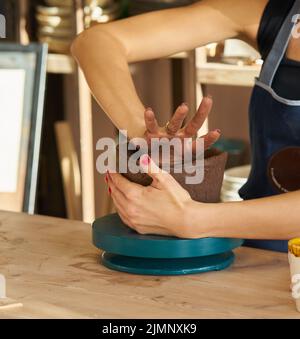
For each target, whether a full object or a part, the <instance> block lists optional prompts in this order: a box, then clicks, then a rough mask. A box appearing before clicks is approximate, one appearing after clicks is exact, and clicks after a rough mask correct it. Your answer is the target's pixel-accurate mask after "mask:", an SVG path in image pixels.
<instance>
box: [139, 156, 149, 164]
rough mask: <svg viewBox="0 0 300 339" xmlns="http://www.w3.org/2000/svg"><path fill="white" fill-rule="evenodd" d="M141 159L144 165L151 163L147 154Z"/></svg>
mask: <svg viewBox="0 0 300 339" xmlns="http://www.w3.org/2000/svg"><path fill="white" fill-rule="evenodd" d="M141 161H142V164H143V165H148V164H149V163H150V158H149V155H147V154H145V155H143V157H142V159H141Z"/></svg>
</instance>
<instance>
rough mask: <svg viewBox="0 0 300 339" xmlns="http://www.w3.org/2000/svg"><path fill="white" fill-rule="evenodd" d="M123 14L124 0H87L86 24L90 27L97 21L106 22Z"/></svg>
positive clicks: (85, 9)
mask: <svg viewBox="0 0 300 339" xmlns="http://www.w3.org/2000/svg"><path fill="white" fill-rule="evenodd" d="M121 14H122V1H119V0H85V1H84V15H85V19H84V24H85V27H86V28H87V27H90V26H91V25H93V24H95V23H105V22H110V21H113V20H116V19H118V18H120V17H121Z"/></svg>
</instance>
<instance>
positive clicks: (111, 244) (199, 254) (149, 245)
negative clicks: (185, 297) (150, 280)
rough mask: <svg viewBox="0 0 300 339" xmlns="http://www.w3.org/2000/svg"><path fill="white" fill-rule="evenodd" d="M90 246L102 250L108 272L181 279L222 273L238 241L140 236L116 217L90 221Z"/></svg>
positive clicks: (102, 257) (229, 263)
mask: <svg viewBox="0 0 300 339" xmlns="http://www.w3.org/2000/svg"><path fill="white" fill-rule="evenodd" d="M92 226H93V227H92V233H93V234H92V235H93V243H94V245H95V246H96V247H97V248H99V249H102V250H103V253H102V256H101V261H102V264H103V265H104V266H106V267H108V268H110V269H114V270H118V271H122V272H128V273H134V274H147V275H182V274H193V273H201V272H207V271H213V270H222V269H224V268H226V267H228V266H229V265H231V264H232V262H233V261H234V254H233V252H232V250H233V249H234V248H237V247H239V246H241V245H242V243H243V241H242V240H240V239H229V238H203V239H179V238H176V237H166V236H158V235H141V234H138V233H137V232H135V231H134V230H132V229H130V228H129V227H127V226H126V225H125V224H124V223H123V222H122V220H121V219H120V217H119V216H118V215H117V214H110V215H107V216H105V217H103V218H99V219H97V220H95V221H94V223H93V225H92Z"/></svg>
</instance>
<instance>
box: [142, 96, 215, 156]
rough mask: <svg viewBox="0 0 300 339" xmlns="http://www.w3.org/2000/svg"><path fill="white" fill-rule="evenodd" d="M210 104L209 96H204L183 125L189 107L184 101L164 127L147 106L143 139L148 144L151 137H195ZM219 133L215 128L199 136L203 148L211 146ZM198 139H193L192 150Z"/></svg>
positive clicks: (210, 106)
mask: <svg viewBox="0 0 300 339" xmlns="http://www.w3.org/2000/svg"><path fill="white" fill-rule="evenodd" d="M212 104H213V101H212V98H211V97H210V96H207V97H204V98H203V99H202V102H201V104H200V106H199V108H198V110H197V112H196V113H195V115H194V116H193V118H192V119H191V120H190V121H189V122H188V123H187V124H186V125H185V126H183V127H182V124H183V122H184V119H185V118H186V116H187V113H188V111H189V108H188V106H187V105H186V104H185V103H183V104H181V105H180V106H178V108H177V109H176V111H175V113H174V115H173V116H172V118H171V120H170V121H169V123H168V124H167V125H166V126H164V127H161V126H159V125H158V123H157V120H156V118H155V113H154V112H153V110H152V109H151V108H147V109H146V110H145V114H144V117H145V124H146V128H147V130H146V132H145V134H144V137H145V139H146V140H147V142H148V144H150V143H151V139H152V138H168V139H172V138H176V137H177V138H180V139H182V140H183V139H184V138H194V137H197V132H198V130H199V129H200V128H201V126H202V125H203V123H204V121H205V119H206V118H207V116H208V114H209V113H210V111H211V108H212ZM220 135H221V134H220V130H218V129H217V130H213V131H209V132H208V133H207V134H206V135H204V136H201V137H200V139H203V141H204V149H205V150H206V149H208V148H209V147H210V146H212V145H213V144H214V143H215V142H216V141H217V140H218V139H219V138H220ZM198 139H199V138H198ZM198 139H195V140H193V143H192V150H193V152H195V151H196V143H197V140H198Z"/></svg>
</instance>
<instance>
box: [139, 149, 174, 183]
mask: <svg viewBox="0 0 300 339" xmlns="http://www.w3.org/2000/svg"><path fill="white" fill-rule="evenodd" d="M140 168H141V170H142V172H143V173H147V174H148V175H149V176H150V177H151V178H152V179H153V182H152V186H154V187H156V188H160V187H162V186H164V183H165V182H166V180H167V177H168V176H169V174H168V173H167V172H165V171H164V170H162V169H161V168H159V167H158V166H157V165H156V163H155V162H154V161H153V160H152V159H151V158H150V157H149V155H148V154H143V155H142V156H141V157H140Z"/></svg>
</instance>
